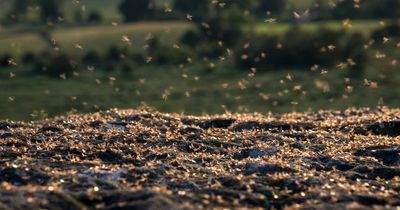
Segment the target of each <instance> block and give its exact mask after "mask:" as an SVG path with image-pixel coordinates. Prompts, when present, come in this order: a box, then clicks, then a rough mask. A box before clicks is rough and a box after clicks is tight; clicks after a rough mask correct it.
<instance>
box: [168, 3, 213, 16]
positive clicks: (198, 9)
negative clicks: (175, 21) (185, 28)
mask: <svg viewBox="0 0 400 210" xmlns="http://www.w3.org/2000/svg"><path fill="white" fill-rule="evenodd" d="M209 3H210V1H209V0H196V1H188V0H175V3H174V9H175V10H177V11H180V12H182V13H185V14H190V15H193V16H194V20H200V19H201V17H204V14H207V13H208V9H209V7H210V5H209Z"/></svg>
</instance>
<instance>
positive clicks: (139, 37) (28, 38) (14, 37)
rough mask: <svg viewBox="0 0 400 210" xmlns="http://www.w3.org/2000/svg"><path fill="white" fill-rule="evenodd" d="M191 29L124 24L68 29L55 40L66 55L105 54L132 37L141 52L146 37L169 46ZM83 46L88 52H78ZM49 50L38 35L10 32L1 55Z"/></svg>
mask: <svg viewBox="0 0 400 210" xmlns="http://www.w3.org/2000/svg"><path fill="white" fill-rule="evenodd" d="M190 27H191V26H190V24H188V23H185V22H162V21H160V22H143V23H134V24H121V25H118V26H112V25H111V24H109V25H100V26H90V27H64V28H59V29H56V30H53V31H52V32H51V36H52V37H53V38H54V39H55V40H56V41H57V43H58V44H59V45H60V46H61V47H62V50H63V51H65V52H71V53H81V52H85V51H87V50H98V51H100V52H101V51H104V50H106V49H108V47H110V46H111V45H122V44H123V42H122V41H121V38H122V36H128V37H129V38H130V39H131V41H132V48H133V49H137V50H139V49H141V48H142V47H143V45H144V39H145V37H146V36H147V35H148V34H149V33H151V34H153V35H155V36H158V37H159V39H160V41H162V42H165V43H166V44H171V45H172V44H174V43H175V42H177V41H178V39H179V37H180V36H181V34H182V33H183V32H185V31H186V30H187V29H189V28H190ZM76 44H79V45H81V46H82V47H83V48H84V50H83V51H82V50H80V49H77V48H76ZM47 47H48V46H47V45H46V43H45V42H44V41H43V40H42V39H41V38H40V36H39V34H38V32H34V31H27V32H24V33H21V31H19V30H8V31H5V32H4V33H1V34H0V54H3V53H7V52H8V53H9V52H12V53H15V54H22V53H24V52H27V51H33V52H35V51H36V52H38V51H40V50H43V49H46V48H47Z"/></svg>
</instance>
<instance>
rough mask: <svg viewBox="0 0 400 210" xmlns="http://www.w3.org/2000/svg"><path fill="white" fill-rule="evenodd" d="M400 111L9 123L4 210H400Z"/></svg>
mask: <svg viewBox="0 0 400 210" xmlns="http://www.w3.org/2000/svg"><path fill="white" fill-rule="evenodd" d="M399 192H400V109H385V108H380V109H357V110H356V109H350V110H347V111H344V112H335V111H320V112H316V113H290V114H286V115H273V114H270V115H259V114H253V115H239V114H238V115H230V114H227V115H221V116H204V117H190V116H184V115H169V114H162V113H155V112H146V111H137V110H111V111H107V112H100V113H95V114H87V115H68V116H64V117H57V118H54V119H49V120H45V121H41V122H32V123H22V122H8V121H0V209H158V210H159V209H284V208H286V209H346V208H347V209H369V208H371V209H372V208H374V209H399V208H400V195H399Z"/></svg>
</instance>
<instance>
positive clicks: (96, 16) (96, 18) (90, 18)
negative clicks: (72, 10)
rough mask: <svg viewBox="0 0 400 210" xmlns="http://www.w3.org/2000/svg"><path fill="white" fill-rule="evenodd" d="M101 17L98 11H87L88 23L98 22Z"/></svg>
mask: <svg viewBox="0 0 400 210" xmlns="http://www.w3.org/2000/svg"><path fill="white" fill-rule="evenodd" d="M102 19H103V18H102V17H101V14H100V13H99V12H96V11H92V12H90V13H89V16H88V22H89V23H98V22H101V21H102Z"/></svg>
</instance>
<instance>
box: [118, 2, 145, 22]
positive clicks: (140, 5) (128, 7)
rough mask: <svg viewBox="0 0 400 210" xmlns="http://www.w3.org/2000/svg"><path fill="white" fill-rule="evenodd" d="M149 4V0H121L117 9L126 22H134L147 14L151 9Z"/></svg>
mask: <svg viewBox="0 0 400 210" xmlns="http://www.w3.org/2000/svg"><path fill="white" fill-rule="evenodd" d="M150 5H151V2H150V1H149V0H134V1H132V0H123V1H122V3H121V4H120V5H119V7H118V9H119V11H120V12H121V13H122V15H123V16H124V18H125V21H126V22H134V21H138V20H140V19H143V18H144V17H148V16H149V13H151V11H152V10H151V9H150V8H151V6H150Z"/></svg>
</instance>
